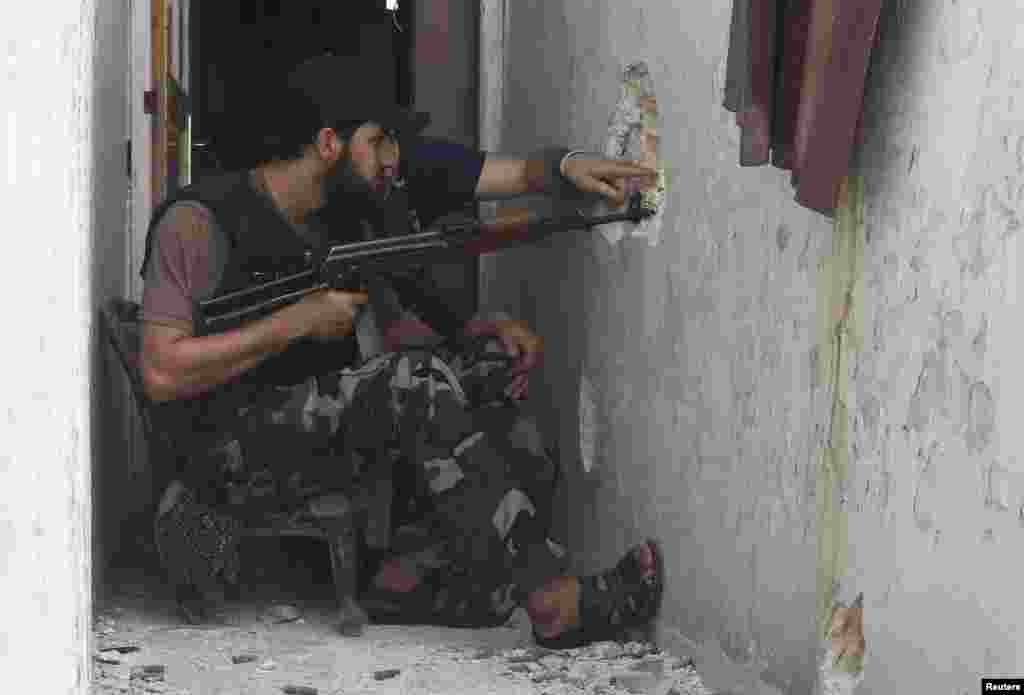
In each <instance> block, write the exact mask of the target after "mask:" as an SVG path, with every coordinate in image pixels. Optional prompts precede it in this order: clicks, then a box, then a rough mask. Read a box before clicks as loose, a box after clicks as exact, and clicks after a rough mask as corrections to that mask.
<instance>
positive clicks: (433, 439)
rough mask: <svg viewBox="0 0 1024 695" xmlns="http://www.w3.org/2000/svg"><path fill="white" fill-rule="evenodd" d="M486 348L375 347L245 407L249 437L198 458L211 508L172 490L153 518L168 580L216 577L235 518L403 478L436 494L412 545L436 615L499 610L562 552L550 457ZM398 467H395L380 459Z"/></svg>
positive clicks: (556, 570) (301, 507)
mask: <svg viewBox="0 0 1024 695" xmlns="http://www.w3.org/2000/svg"><path fill="white" fill-rule="evenodd" d="M481 347H482V346H481V345H477V346H476V348H477V349H475V350H471V351H469V352H465V353H463V354H459V355H456V354H453V353H451V352H448V351H446V350H441V349H430V348H422V347H421V348H416V349H403V350H400V351H398V352H393V353H387V354H384V355H380V356H378V357H376V358H373V359H370V360H368V361H366V362H365V363H363V364H362V365H360V366H359V367H357V368H353V369H346V370H342V371H340V372H338V373H336V374H334V375H331V376H329V377H321V378H318V379H312V380H310V381H309V382H308V383H307V384H304V385H302V386H300V387H297V388H295V389H293V390H292V392H290V393H286V394H283V395H282V398H281V399H279V403H278V407H277V408H276V409H271V410H268V411H264V412H261V413H253V414H252V415H251V416H250V425H249V426H248V428H247V430H248V431H246V432H244V433H241V436H240V437H239V438H238V440H237V441H232V442H229V444H228V445H226V446H225V447H222V450H221V451H219V452H217V453H216V455H215V456H211V457H208V459H207V460H206V461H204V462H203V465H204V466H213V467H219V470H220V474H219V476H218V477H217V481H218V483H217V484H216V485H215V486H214V487H217V488H218V489H217V490H216V491H215V494H212V495H211V494H210V493H209V491H207V494H205V495H203V496H202V502H204V503H205V502H207V501H208V500H209V499H216V500H218V501H219V503H218V504H212V503H209V504H205V505H202V506H197V502H196V495H187V496H181V497H180V498H179V499H180V503H179V504H177V505H175V506H174V507H172V509H171V510H170V512H169V513H165V514H164V515H162V516H161V517H160V519H159V520H158V529H160V531H159V533H160V538H161V542H162V543H163V546H164V547H166V548H170V549H173V551H172V552H169V553H164V554H163V556H164V562H165V564H170V565H173V567H170V568H169V569H171V574H172V575H173V576H175V577H178V578H180V579H181V580H187V581H189V583H192V584H194V585H196V586H206V585H208V584H209V583H210V581H212V578H213V577H214V576H215V575H224V574H225V573H224V571H223V568H224V567H228V566H233V564H234V561H233V560H230V557H233V555H232V554H233V553H235V552H237V550H236V546H237V541H236V537H237V523H238V522H237V521H235V519H244V518H247V517H250V516H251V517H254V518H261V519H265V518H267V517H268V515H270V516H273V515H279V516H282V517H294V516H296V515H303V514H304V513H305V510H306V506H307V505H306V503H307V502H308V501H309V500H310V499H313V498H315V497H316V496H318V495H321V494H326V493H328V492H331V491H342V492H344V491H345V488H346V486H347V485H349V484H350V483H351V482H352V480H354V479H356V478H360V479H365V477H367V476H368V477H370V478H372V477H373V476H385V477H390V476H392V475H395V476H398V475H408V476H413V477H414V479H415V480H416V484H417V486H418V487H419V488H420V489H422V490H423V491H424V492H425V493H426V494H428V495H429V496H430V498H431V499H432V501H433V506H434V514H433V517H432V518H431V519H430V527H429V528H427V529H420V531H419V532H420V535H421V536H424V542H423V543H422V544H421V545H422V546H423V547H421V548H418V549H417V551H419V552H422V551H423V550H425V549H427V548H430V549H432V552H433V553H434V560H433V566H432V568H431V569H432V571H431V572H430V573H429V580H430V584H431V586H432V587H433V588H434V591H433V593H432V600H433V601H434V603H435V613H436V614H437V616H438V621H439V622H442V623H444V624H464V625H467V626H470V625H474V624H479V623H480V622H481V621H482V622H483V623H484V624H491V623H494V622H495V621H496V620H497V619H498V618H500V617H501V616H503V615H504V616H507V615H508V614H509V613H511V610H512V608H514V605H515V604H516V603H518V602H520V601H521V600H522V599H523V598H524V597H525V596H526V594H528V593H529V592H531V591H532V590H534V589H536V588H538V587H539V586H540V585H542V584H543V583H544V582H546V581H547V580H548V579H550V578H551V577H553V576H557V575H560V574H563V573H565V572H566V570H567V568H568V565H569V558H568V556H567V553H566V551H565V550H564V548H562V547H561V546H560V545H558V544H557V543H556V542H554V541H553V540H551V539H550V538H548V536H547V530H548V528H549V526H550V522H551V519H550V514H551V493H552V490H553V489H554V487H555V484H556V482H557V475H558V469H557V463H556V462H555V461H554V460H553V457H552V456H551V455H550V454H549V452H547V451H546V450H545V448H544V447H543V444H542V440H541V436H540V433H539V430H538V428H537V426H536V423H535V422H534V421H533V420H532V419H530V418H528V417H526V416H525V415H524V414H523V413H522V411H521V410H520V409H519V407H518V406H516V405H515V404H512V403H509V402H506V401H504V400H503V398H502V395H501V394H502V391H503V388H504V385H505V383H507V380H505V379H504V378H503V374H504V371H503V368H504V367H505V366H506V363H505V359H506V358H503V357H499V356H495V355H493V354H492V353H486V352H484V353H483V354H482V355H481V354H480V348H481ZM297 452H298V453H297ZM393 461H400V462H401V464H400V468H399V469H398V470H394V471H391V470H389V469H388V468H387V467H385V465H384V463H383V462H388V463H390V462H393ZM375 467H376V469H375ZM218 552H221V553H224V556H221V555H218ZM204 572H205V574H204Z"/></svg>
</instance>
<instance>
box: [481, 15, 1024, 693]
mask: <svg viewBox="0 0 1024 695" xmlns="http://www.w3.org/2000/svg"><path fill="white" fill-rule="evenodd" d="M888 5H889V7H887V8H886V10H885V14H884V16H883V18H882V22H881V27H880V37H879V42H878V45H877V47H876V49H875V53H874V57H873V61H872V66H871V73H870V75H869V87H868V93H867V97H866V104H865V114H864V122H863V137H862V142H861V143H860V145H859V147H858V153H857V157H856V162H855V168H854V172H855V174H856V177H855V178H854V179H853V180H852V181H851V183H850V186H849V188H848V190H847V193H846V195H844V198H843V204H842V206H841V209H840V211H839V213H838V214H837V217H836V220H835V221H833V220H829V219H826V218H824V217H822V216H820V215H818V214H816V213H812V212H809V211H807V210H804V209H801V208H799V207H798V206H797V205H796V204H795V203H794V202H793V200H792V198H793V191H792V188H791V186H790V184H789V179H788V176H787V175H786V174H785V173H784V172H780V171H778V170H773V169H771V168H757V169H743V168H740V167H739V166H738V156H739V139H738V132H737V129H736V127H735V125H734V121H733V116H732V114H730V113H728V112H726V111H725V110H724V109H723V108H722V107H721V102H722V98H723V91H722V90H723V86H724V79H725V65H726V57H727V40H728V33H729V17H730V11H731V6H730V3H729V2H728V0H711V1H709V2H705V3H688V2H682V0H661V1H660V2H652V3H644V4H643V7H639V6H637V5H634V4H631V3H618V2H612V1H611V0H589V1H586V2H580V1H577V0H573V1H572V2H569V1H568V0H545V1H544V2H541V1H540V0H520V1H517V2H515V3H511V4H509V6H508V9H507V14H506V15H504V16H503V20H504V22H505V29H504V34H503V35H504V39H503V41H504V52H503V55H504V61H505V63H504V67H503V69H502V72H501V77H500V79H498V80H497V82H498V83H503V85H504V86H503V87H502V102H503V105H502V109H501V115H500V118H498V119H496V122H498V123H500V125H499V126H498V128H497V130H498V131H499V132H497V133H494V132H490V133H488V134H485V137H484V142H495V141H498V142H500V144H501V149H502V150H505V151H515V152H527V151H529V150H530V149H532V148H534V147H537V146H541V145H545V144H566V145H569V146H573V147H581V148H587V149H591V150H596V151H602V150H603V149H604V147H605V144H606V141H607V139H608V136H609V116H610V114H611V113H612V112H613V110H614V108H615V106H616V103H617V101H618V100H619V98H620V96H621V93H620V90H621V78H622V71H623V69H624V68H625V67H626V66H627V65H628V64H630V63H634V62H636V61H644V62H646V64H647V66H648V69H649V70H650V72H651V74H652V76H653V79H654V86H655V91H656V97H657V101H658V106H659V115H660V128H659V130H660V132H659V134H660V151H661V157H662V159H663V160H664V161H665V162H666V163H667V166H668V169H669V184H668V185H669V191H668V197H667V207H666V210H665V216H664V220H663V228H662V231H661V234H660V239H659V240H658V241H657V243H656V244H652V243H651V241H650V240H649V239H628V238H627V239H624V240H623V241H622V242H620V243H618V244H615V245H613V244H610V243H609V242H608V241H607V240H606V239H605V238H604V237H603V236H601V235H590V236H586V235H576V236H573V237H571V238H564V239H559V240H556V241H552V242H548V243H546V244H544V245H543V246H541V247H538V248H535V249H529V250H519V251H515V252H508V253H506V254H504V255H503V256H502V257H500V258H497V259H495V260H493V261H488V263H487V264H485V265H484V267H485V269H486V270H485V272H486V276H485V277H484V278H483V282H482V287H484V288H485V296H484V298H483V301H484V303H485V305H486V306H487V307H488V308H496V309H505V310H508V311H511V312H512V313H516V314H518V315H520V316H522V317H524V318H525V319H526V320H528V321H529V322H530V323H531V324H533V326H534V327H535V328H536V330H537V331H538V332H539V333H540V334H541V335H542V336H543V337H544V338H545V341H546V349H547V353H546V361H545V364H544V367H543V371H542V373H541V375H540V378H538V379H535V383H534V386H533V400H534V404H535V405H536V407H537V408H538V409H540V411H541V412H542V413H544V415H545V418H544V419H545V421H546V422H547V426H548V428H549V433H548V434H549V436H550V437H551V439H552V440H553V441H555V442H557V444H558V445H559V447H560V450H561V453H562V458H563V466H564V467H565V469H566V473H567V475H568V481H567V482H568V485H567V490H568V491H567V493H566V494H567V500H566V505H565V506H564V510H565V511H564V518H563V528H564V529H565V533H566V536H567V540H568V542H569V543H570V545H572V546H573V547H574V548H576V549H577V550H579V551H580V556H579V566H580V568H581V569H587V570H592V569H596V568H598V567H603V566H607V565H608V564H610V563H613V562H614V561H615V560H616V559H617V558H618V557H619V555H620V554H621V553H622V552H623V551H624V550H625V549H626V548H627V547H629V546H630V545H632V544H633V543H636V542H638V541H639V540H640V539H642V538H643V537H644V536H646V535H654V536H657V537H659V538H661V539H662V541H663V543H664V545H665V549H666V553H667V557H666V560H667V565H668V567H667V569H668V576H667V578H668V586H669V589H668V595H667V599H666V613H665V618H664V620H663V626H662V628H663V635H664V638H665V639H666V640H668V641H669V642H672V643H674V644H677V645H679V648H681V649H683V648H685V649H688V650H690V651H691V652H692V653H693V654H695V655H696V657H697V661H698V667H700V668H701V669H702V671H703V672H704V673H705V677H706V679H707V681H708V684H709V686H711V687H712V688H714V689H716V690H717V691H728V690H729V689H732V690H734V691H735V692H760V691H759V690H757V688H768V689H767V690H764V691H763V692H773V691H772V690H771V688H775V689H778V690H779V691H781V692H785V693H794V694H801V693H809V692H811V690H812V687H813V686H812V684H813V680H814V675H813V674H814V671H815V661H816V654H815V649H816V646H817V644H818V631H819V627H818V625H819V624H820V622H821V620H822V615H823V612H825V611H827V609H828V607H829V606H830V604H831V602H832V601H833V600H844V601H849V600H850V599H852V598H853V597H854V596H855V595H856V594H857V593H859V592H863V593H864V597H865V620H866V639H867V644H868V657H867V666H866V681H865V684H864V689H865V690H864V691H865V692H867V693H890V692H894V690H893V687H894V686H900V687H909V688H911V689H910V690H908V692H943V693H967V692H975V691H976V690H977V687H978V678H979V677H980V676H981V675H983V674H1012V673H1015V672H1016V673H1018V674H1019V673H1021V672H1024V639H1022V635H1021V633H1020V628H1019V626H1020V625H1022V624H1024V604H1021V602H1020V601H1019V600H1018V598H1017V596H1018V592H1017V591H1016V590H1015V587H1016V585H1017V580H1018V577H1019V572H1020V571H1021V569H1022V567H1021V562H1020V560H1019V559H1018V557H1019V556H1018V553H1017V549H1018V548H1019V545H1020V542H1021V539H1022V536H1021V534H1022V533H1024V506H1022V505H1024V478H1022V476H1024V468H1022V466H1024V461H1018V455H1017V451H1018V449H1020V447H1021V444H1022V443H1024V441H1022V434H1021V432H1022V431H1021V429H1020V428H1017V427H1015V425H1014V418H1015V417H1016V415H1017V414H1018V413H1020V412H1021V410H1022V408H1021V404H1020V403H1019V401H1020V400H1021V399H1022V398H1024V396H1021V395H1019V394H1020V393H1021V391H1020V389H1017V388H1015V386H1014V385H1015V384H1017V383H1019V382H1020V381H1021V377H1022V368H1021V367H1020V365H1019V360H1017V359H1015V357H1016V356H1017V355H1018V354H1019V352H1020V344H1021V339H1022V338H1024V336H1022V335H1021V332H1020V330H1019V325H1020V321H1019V315H1020V311H1021V307H1020V302H1022V301H1024V297H1019V296H1018V295H1019V293H1020V292H1021V289H1020V288H1019V283H1020V282H1021V280H1020V279H1018V273H1019V272H1020V270H1019V263H1020V259H1019V257H1018V250H1017V244H1018V231H1019V229H1020V227H1021V217H1020V215H1021V201H1022V197H1024V132H1022V131H1021V128H1020V123H1022V122H1024V120H1022V118H1021V116H1022V114H1021V111H1022V105H1021V100H1022V97H1024V89H1022V87H1021V84H1022V83H1021V78H1022V76H1024V75H1022V72H1021V71H1022V68H1021V67H1020V66H1021V65H1024V60H1022V59H1024V34H1022V33H1021V32H1019V31H1018V30H1017V29H1016V27H1018V26H1020V25H1021V24H1022V21H1024V9H1022V8H1018V7H1016V6H1015V5H1014V4H1013V3H1002V4H996V5H993V4H991V3H985V4H983V3H980V2H971V1H970V0H958V1H957V2H943V3H938V2H935V3H912V2H897V3H888ZM496 24H497V25H498V26H500V24H501V22H500V21H499V22H497V23H496ZM484 45H488V44H487V42H486V41H485V42H484ZM492 67H493V65H492ZM483 69H484V71H485V72H486V71H487V69H488V66H487V65H485V66H484V67H483ZM493 83H494V80H492V81H491V82H488V84H493ZM486 125H487V123H486V121H485V126H486ZM493 130H494V129H492V131H493ZM489 138H490V139H489ZM581 384H582V385H583V387H582V389H581ZM581 390H582V391H583V396H582V399H583V401H585V405H586V406H587V407H585V408H583V410H584V411H585V417H586V420H587V422H588V424H590V425H592V426H593V429H594V431H595V443H594V445H593V446H594V452H595V454H594V458H593V466H592V468H591V469H590V470H589V471H587V470H584V467H583V466H582V465H581V461H580V459H581V456H580V454H581V447H580V436H579V432H580V419H581V416H580V412H581V407H580V406H581V403H580V401H581ZM737 665H739V666H737ZM758 681H759V682H760V683H761V685H755V683H756V682H758Z"/></svg>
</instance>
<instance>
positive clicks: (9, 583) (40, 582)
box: [0, 0, 96, 694]
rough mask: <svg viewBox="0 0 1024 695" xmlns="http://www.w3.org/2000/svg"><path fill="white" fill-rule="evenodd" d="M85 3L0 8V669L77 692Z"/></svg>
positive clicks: (16, 686)
mask: <svg viewBox="0 0 1024 695" xmlns="http://www.w3.org/2000/svg"><path fill="white" fill-rule="evenodd" d="M94 21H95V4H94V3H93V2H92V0H51V1H50V2H46V3H35V4H32V3H29V4H22V5H19V6H18V8H17V11H12V12H6V13H5V16H4V21H3V22H0V45H2V46H3V51H4V54H5V66H4V77H3V87H2V89H0V100H2V102H3V105H4V108H3V111H2V113H0V120H2V122H3V135H2V138H0V143H2V144H0V148H2V153H3V156H2V157H0V161H2V162H3V168H4V171H3V173H2V174H0V206H2V208H3V210H4V217H5V219H6V221H7V223H6V225H5V229H6V231H7V242H8V247H7V252H6V253H4V254H3V255H2V256H0V265H2V266H3V267H2V271H0V292H2V293H3V296H4V297H5V298H6V299H5V307H6V317H7V321H6V327H5V335H4V359H3V361H2V362H0V381H2V383H3V384H4V389H3V404H2V407H3V410H4V415H3V417H2V418H0V441H2V442H3V444H2V449H0V596H2V597H3V599H2V606H3V623H2V625H0V674H2V678H3V681H4V688H5V690H7V691H9V692H29V691H31V692H39V693H55V694H57V693H73V692H74V693H78V692H85V688H84V686H85V683H86V680H87V673H88V668H89V667H90V659H89V650H88V641H89V612H90V610H89V607H90V581H89V579H90V575H89V571H90V568H89V556H88V552H87V549H88V547H89V543H90V536H91V533H90V528H91V518H90V511H91V510H90V500H89V468H90V414H89V392H90V377H91V374H92V368H91V364H90V359H89V357H90V350H89V346H90V333H91V328H92V324H93V319H92V316H93V314H92V288H91V277H92V272H91V266H92V257H91V254H92V251H93V238H92V232H91V230H92V229H93V224H94V208H93V204H94V187H93V185H92V182H93V173H94V172H93V166H94V150H93V147H94V137H93V132H94V129H93V117H94V113H95V108H96V93H95V92H94V89H93V86H94V82H93V74H94V72H93V71H94V65H93V56H94V50H95V48H96V43H95V23H94Z"/></svg>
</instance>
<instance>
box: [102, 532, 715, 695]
mask: <svg viewBox="0 0 1024 695" xmlns="http://www.w3.org/2000/svg"><path fill="white" fill-rule="evenodd" d="M247 554H248V556H249V557H250V558H251V557H257V558H258V559H259V561H260V567H259V568H258V569H257V570H256V571H249V572H247V575H246V577H244V578H243V581H244V582H245V583H244V585H243V586H244V589H245V591H244V595H243V600H242V601H240V602H238V603H229V604H225V606H224V607H223V609H222V610H221V612H220V613H219V615H218V617H217V618H216V620H215V621H213V622H211V624H209V625H203V626H188V625H186V624H184V623H183V622H182V621H181V619H180V618H179V617H178V616H177V614H176V612H175V609H174V605H173V602H172V601H171V600H170V597H169V595H168V593H167V590H166V589H165V588H164V587H163V586H162V585H161V582H160V580H159V579H158V578H156V577H155V573H154V572H153V571H152V570H149V571H142V570H134V571H124V570H121V571H114V570H112V571H111V572H110V574H109V576H108V579H107V582H106V587H105V590H104V595H102V596H97V601H96V616H95V622H94V630H95V634H96V645H95V654H94V666H95V675H94V683H93V686H92V691H91V692H92V693H93V694H94V695H108V694H113V693H131V694H132V695H135V694H142V693H163V694H166V695H272V694H273V695H281V693H286V694H287V693H294V694H295V695H314V694H315V695H350V694H351V695H370V694H373V695H377V694H380V695H385V694H388V693H396V694H397V693H402V694H403V695H405V694H408V695H413V694H423V695H426V694H427V693H437V694H441V693H443V694H445V695H460V694H466V695H469V694H477V693H480V694H488V695H490V694H494V695H500V694H505V693H508V694H510V695H511V694H513V693H515V694H522V695H526V694H533V693H537V694H541V693H549V694H550V695H562V694H565V695H569V694H571V693H605V694H607V695H612V694H615V693H650V694H652V695H670V694H671V693H676V694H677V695H710V691H709V690H707V689H705V688H704V687H703V686H702V685H701V683H700V678H699V677H698V675H697V674H696V672H695V671H694V670H693V668H692V667H691V666H689V665H688V663H687V662H685V661H683V660H682V659H678V658H675V657H671V656H670V655H668V654H666V653H663V652H660V651H659V650H657V648H656V647H654V645H650V644H641V643H635V642H634V643H630V644H626V645H618V644H613V643H601V644H597V645H592V646H590V647H586V648H582V649H578V650H570V651H562V652H548V651H546V650H542V649H538V648H536V647H535V646H534V645H533V643H532V640H531V638H530V632H529V626H528V624H527V622H526V620H525V619H524V618H525V616H522V615H520V614H516V615H514V616H513V618H512V620H511V621H510V622H509V624H508V625H506V626H504V627H499V628H493V629H487V630H455V629H445V628H433V627H415V626H410V627H396V626H370V627H369V628H368V629H367V630H366V633H365V634H364V635H362V636H360V637H345V636H342V635H340V634H338V632H337V631H336V629H335V627H334V625H333V624H332V615H333V611H334V601H333V597H332V595H331V586H330V584H329V574H327V570H326V569H325V567H324V566H318V563H317V562H316V561H311V560H310V557H309V556H308V555H307V556H306V557H305V558H301V557H300V558H299V559H298V560H296V556H295V555H294V554H293V553H284V552H283V551H282V550H281V549H280V548H275V547H261V548H257V549H255V551H253V549H249V552H248V553H247ZM324 555H326V553H324ZM310 565H312V566H310ZM275 606H289V607H291V608H293V609H295V610H296V611H297V613H296V615H297V616H298V618H297V619H295V620H290V621H287V622H282V621H281V620H280V618H281V617H282V612H281V611H280V610H278V611H277V612H275V611H274V610H273V607H275ZM286 613H287V612H285V614H284V616H283V617H293V616H287V615H286Z"/></svg>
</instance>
